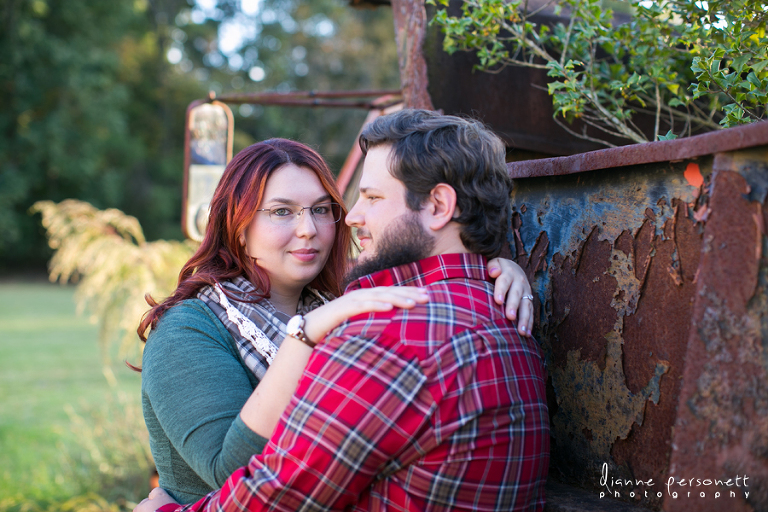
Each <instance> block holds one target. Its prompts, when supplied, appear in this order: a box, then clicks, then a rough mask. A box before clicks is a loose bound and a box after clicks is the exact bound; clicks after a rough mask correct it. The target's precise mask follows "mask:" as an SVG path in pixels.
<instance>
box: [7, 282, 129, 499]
mask: <svg viewBox="0 0 768 512" xmlns="http://www.w3.org/2000/svg"><path fill="white" fill-rule="evenodd" d="M73 294H74V287H71V286H61V285H55V284H49V283H45V282H7V281H6V282H0V460H2V464H0V509H2V508H3V505H2V503H3V501H4V500H5V501H6V502H9V501H13V500H11V499H13V498H15V499H18V498H19V497H24V498H30V499H32V500H36V501H37V500H41V501H45V502H48V503H50V502H52V501H56V500H60V499H66V498H69V497H71V496H72V495H73V493H76V492H78V488H77V485H76V484H75V483H74V482H72V481H68V478H67V475H68V474H70V472H68V471H63V469H64V468H65V467H66V464H67V462H66V459H65V457H64V456H63V454H64V453H71V450H73V449H74V450H75V451H77V450H78V449H80V448H79V447H81V446H82V442H81V440H80V439H78V436H79V435H80V434H78V433H76V432H75V430H73V423H72V421H71V419H70V417H69V415H68V414H67V412H66V411H67V408H68V407H71V408H72V410H74V411H75V413H76V414H78V415H83V417H84V418H85V419H86V420H88V416H87V415H88V414H90V413H91V412H92V411H94V410H96V409H98V407H100V406H101V405H102V404H104V403H106V402H107V401H108V400H109V397H110V396H114V395H115V394H116V393H115V390H114V389H111V388H110V385H109V384H108V381H107V379H106V378H105V377H104V374H103V371H102V368H103V365H102V358H101V355H100V351H99V345H98V342H97V327H96V326H95V325H92V324H91V323H89V321H88V319H87V318H85V316H77V315H76V314H75V303H74V301H73V298H72V297H73ZM114 373H115V374H116V376H117V377H118V381H119V388H120V389H121V390H123V391H125V392H126V394H127V396H128V397H130V398H129V399H130V400H135V403H136V404H138V403H139V387H140V377H139V375H138V374H135V373H134V372H131V371H130V370H128V369H127V368H125V367H121V366H115V367H114ZM70 462H71V459H70Z"/></svg>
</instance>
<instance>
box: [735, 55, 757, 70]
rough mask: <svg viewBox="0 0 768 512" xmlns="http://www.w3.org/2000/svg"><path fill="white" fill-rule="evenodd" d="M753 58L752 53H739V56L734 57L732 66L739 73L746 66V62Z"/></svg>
mask: <svg viewBox="0 0 768 512" xmlns="http://www.w3.org/2000/svg"><path fill="white" fill-rule="evenodd" d="M751 58H752V54H751V53H745V54H744V55H739V56H738V57H736V58H735V59H733V62H732V63H731V67H732V68H733V69H734V70H735V71H736V72H737V73H741V70H742V69H743V68H744V64H746V63H747V62H748V61H749V59H751Z"/></svg>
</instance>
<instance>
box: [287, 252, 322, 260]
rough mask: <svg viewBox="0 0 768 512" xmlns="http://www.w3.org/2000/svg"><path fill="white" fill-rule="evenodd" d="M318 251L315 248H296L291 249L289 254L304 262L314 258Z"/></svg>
mask: <svg viewBox="0 0 768 512" xmlns="http://www.w3.org/2000/svg"><path fill="white" fill-rule="evenodd" d="M318 252H319V251H318V250H317V249H297V250H295V251H291V254H293V257H294V258H296V259H298V260H300V261H305V262H306V261H312V260H314V259H315V258H316V257H317V254H318Z"/></svg>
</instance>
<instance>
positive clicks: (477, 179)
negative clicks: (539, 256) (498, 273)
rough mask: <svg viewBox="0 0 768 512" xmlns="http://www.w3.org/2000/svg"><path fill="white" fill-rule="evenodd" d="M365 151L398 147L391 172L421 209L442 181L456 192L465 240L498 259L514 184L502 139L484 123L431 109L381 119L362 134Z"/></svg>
mask: <svg viewBox="0 0 768 512" xmlns="http://www.w3.org/2000/svg"><path fill="white" fill-rule="evenodd" d="M359 143H360V148H361V149H362V150H363V154H367V152H368V150H369V149H370V148H373V147H375V146H379V145H383V144H391V145H392V153H391V155H390V160H389V162H388V163H389V170H390V173H391V174H392V175H393V176H394V177H395V178H397V179H398V180H400V181H402V182H403V184H404V185H405V188H406V197H405V199H406V204H407V205H408V208H410V209H411V210H414V211H418V210H421V207H422V205H423V204H424V202H425V201H426V200H427V198H428V197H429V194H430V192H431V191H432V189H433V188H434V187H435V186H436V185H437V184H439V183H446V184H448V185H450V186H451V187H453V188H454V190H455V191H456V196H457V210H458V215H456V216H455V217H454V219H453V220H455V221H456V222H457V223H459V224H460V225H461V241H462V243H463V244H464V247H466V248H467V249H468V250H469V251H471V252H473V253H478V254H482V255H484V256H487V257H489V258H490V257H495V256H497V255H498V254H499V252H500V251H501V248H502V246H503V244H504V242H505V241H506V233H507V223H508V219H509V195H510V192H511V191H512V180H511V179H510V178H509V174H508V173H507V167H506V165H505V162H504V157H505V154H506V151H505V147H504V144H503V143H502V142H501V140H500V139H499V138H498V137H497V136H496V135H495V134H494V133H493V132H491V131H490V130H489V129H488V128H486V127H485V126H484V125H483V124H482V123H481V122H479V121H476V120H472V119H464V118H461V117H456V116H446V115H441V114H438V113H437V112H431V111H429V110H413V109H407V110H401V111H399V112H396V113H394V114H390V115H387V116H383V117H379V118H378V119H376V120H375V121H374V122H372V123H371V124H369V125H367V126H366V127H365V128H364V129H363V132H362V133H361V134H360V139H359Z"/></svg>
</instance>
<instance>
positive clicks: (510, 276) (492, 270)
mask: <svg viewBox="0 0 768 512" xmlns="http://www.w3.org/2000/svg"><path fill="white" fill-rule="evenodd" d="M488 275H490V276H491V277H494V278H496V284H495V285H494V289H493V298H494V299H495V300H496V304H499V305H503V304H504V297H505V296H506V299H507V300H506V305H505V309H506V312H507V318H509V319H510V320H517V330H518V332H519V333H520V334H522V335H523V336H530V335H531V329H532V328H533V300H530V299H528V298H526V299H523V297H526V296H527V297H532V296H533V293H532V292H531V285H530V283H529V282H528V278H527V277H526V276H525V272H523V269H522V268H520V265H518V264H517V263H515V262H514V261H511V260H507V259H504V258H494V259H492V260H491V261H489V262H488Z"/></svg>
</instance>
